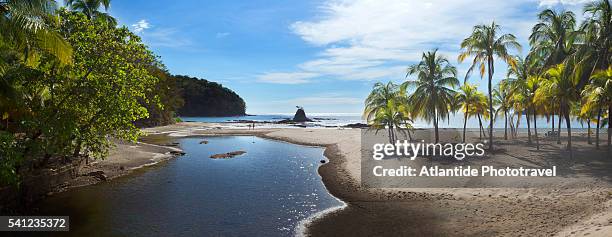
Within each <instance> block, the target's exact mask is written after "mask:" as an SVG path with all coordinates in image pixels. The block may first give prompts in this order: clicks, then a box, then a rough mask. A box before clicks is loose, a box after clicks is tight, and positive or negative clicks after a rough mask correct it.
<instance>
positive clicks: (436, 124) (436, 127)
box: [434, 109, 440, 143]
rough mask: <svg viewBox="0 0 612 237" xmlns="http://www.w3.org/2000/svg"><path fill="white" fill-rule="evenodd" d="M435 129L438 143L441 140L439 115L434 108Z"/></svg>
mask: <svg viewBox="0 0 612 237" xmlns="http://www.w3.org/2000/svg"><path fill="white" fill-rule="evenodd" d="M434 129H435V133H436V143H438V142H439V141H440V138H439V137H438V115H437V113H436V110H435V109H434Z"/></svg>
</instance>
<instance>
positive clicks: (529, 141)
mask: <svg viewBox="0 0 612 237" xmlns="http://www.w3.org/2000/svg"><path fill="white" fill-rule="evenodd" d="M525 118H526V119H527V143H529V144H531V122H530V121H529V109H527V111H526V114H525Z"/></svg>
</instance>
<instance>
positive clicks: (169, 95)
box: [136, 66, 184, 127]
mask: <svg viewBox="0 0 612 237" xmlns="http://www.w3.org/2000/svg"><path fill="white" fill-rule="evenodd" d="M161 68H162V67H161V66H160V67H153V68H151V69H150V70H149V71H150V73H151V75H153V76H155V77H156V78H158V82H157V84H156V85H155V87H154V89H153V90H152V91H151V92H149V93H148V95H147V98H156V99H158V100H159V103H156V102H154V103H146V102H142V104H144V106H145V107H146V108H147V110H148V111H149V117H148V118H145V119H141V120H138V121H136V125H137V126H139V127H151V126H160V125H167V124H172V123H175V122H180V119H179V118H178V117H176V111H178V109H179V108H181V107H182V106H183V104H184V100H183V97H182V89H181V88H179V85H178V82H177V79H176V78H175V77H173V76H172V75H170V73H168V72H167V71H166V70H164V69H161Z"/></svg>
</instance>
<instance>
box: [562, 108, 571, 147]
mask: <svg viewBox="0 0 612 237" xmlns="http://www.w3.org/2000/svg"><path fill="white" fill-rule="evenodd" d="M564 107H565V112H564V116H565V124H566V125H567V149H569V152H570V158H571V157H572V125H571V121H570V117H569V108H568V106H567V105H566V106H564Z"/></svg>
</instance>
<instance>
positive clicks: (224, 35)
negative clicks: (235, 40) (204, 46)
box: [215, 32, 230, 38]
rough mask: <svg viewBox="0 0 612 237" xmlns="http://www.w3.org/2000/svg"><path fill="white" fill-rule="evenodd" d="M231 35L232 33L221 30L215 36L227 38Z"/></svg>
mask: <svg viewBox="0 0 612 237" xmlns="http://www.w3.org/2000/svg"><path fill="white" fill-rule="evenodd" d="M229 35H230V33H229V32H219V33H217V34H215V37H217V38H225V37H227V36H229Z"/></svg>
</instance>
